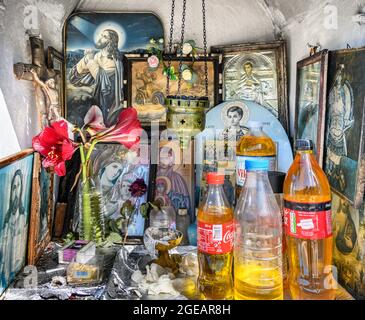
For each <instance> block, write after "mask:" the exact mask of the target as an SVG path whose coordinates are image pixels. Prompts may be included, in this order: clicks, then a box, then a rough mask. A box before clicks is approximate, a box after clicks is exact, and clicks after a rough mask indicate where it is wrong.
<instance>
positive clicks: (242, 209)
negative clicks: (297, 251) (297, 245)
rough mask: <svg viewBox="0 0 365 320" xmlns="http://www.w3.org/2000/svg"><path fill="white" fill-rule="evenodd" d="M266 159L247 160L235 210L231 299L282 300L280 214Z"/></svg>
mask: <svg viewBox="0 0 365 320" xmlns="http://www.w3.org/2000/svg"><path fill="white" fill-rule="evenodd" d="M268 167H269V162H268V160H263V159H260V160H246V170H247V177H246V181H245V183H244V185H243V188H242V192H241V196H240V198H239V200H238V203H237V206H236V210H235V215H234V217H235V236H234V255H233V256H234V259H233V260H234V298H235V299H236V300H282V299H283V275H282V217H281V212H280V209H279V207H278V204H277V202H276V199H275V196H274V193H273V191H272V188H271V186H270V182H269V178H268V174H267V170H268Z"/></svg>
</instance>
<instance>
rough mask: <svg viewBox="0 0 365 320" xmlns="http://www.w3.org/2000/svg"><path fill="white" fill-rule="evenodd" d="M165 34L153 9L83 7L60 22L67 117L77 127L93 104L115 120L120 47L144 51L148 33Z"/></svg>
mask: <svg viewBox="0 0 365 320" xmlns="http://www.w3.org/2000/svg"><path fill="white" fill-rule="evenodd" d="M160 38H162V39H163V38H164V29H163V25H162V23H161V21H160V19H159V18H158V17H157V16H155V15H154V14H152V13H130V12H121V13H105V12H82V13H75V14H73V15H72V16H70V17H69V18H68V20H67V21H66V23H65V28H64V43H65V45H64V48H65V49H64V50H65V53H64V54H65V57H66V66H65V68H66V70H65V75H66V77H65V78H66V82H65V103H66V119H67V120H69V121H70V122H72V123H74V124H76V125H78V126H79V127H82V126H83V125H84V122H83V119H84V116H85V114H86V113H87V111H88V110H89V108H90V107H91V106H92V105H97V106H99V107H100V109H101V110H102V112H103V117H104V123H105V124H106V126H108V127H109V126H110V125H112V124H114V123H115V121H116V119H117V118H118V115H119V113H120V111H121V109H122V108H123V107H124V103H123V101H124V96H123V87H124V81H125V79H124V72H123V70H124V66H123V56H124V54H125V53H127V52H129V53H138V54H140V53H143V52H146V49H147V46H148V45H149V43H150V40H151V39H160Z"/></svg>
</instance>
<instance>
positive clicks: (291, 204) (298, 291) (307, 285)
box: [284, 139, 334, 300]
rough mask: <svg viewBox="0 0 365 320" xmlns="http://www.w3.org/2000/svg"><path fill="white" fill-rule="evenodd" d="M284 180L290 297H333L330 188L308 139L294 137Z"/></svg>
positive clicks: (322, 298)
mask: <svg viewBox="0 0 365 320" xmlns="http://www.w3.org/2000/svg"><path fill="white" fill-rule="evenodd" d="M295 148H296V156H295V159H294V162H293V164H292V166H291V167H290V169H289V171H288V173H287V176H286V178H285V182H284V222H285V231H286V242H287V251H288V257H289V288H290V293H291V296H292V298H293V299H294V300H329V299H334V290H333V284H334V281H333V276H332V220H331V189H330V185H329V183H328V179H327V177H326V175H325V173H324V172H323V170H322V169H321V168H320V166H319V165H318V163H317V161H316V158H315V157H314V155H313V142H312V141H311V140H299V139H298V140H297V141H296V143H295Z"/></svg>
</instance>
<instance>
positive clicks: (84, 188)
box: [77, 177, 106, 243]
mask: <svg viewBox="0 0 365 320" xmlns="http://www.w3.org/2000/svg"><path fill="white" fill-rule="evenodd" d="M77 209H78V213H79V223H78V232H79V238H80V239H82V240H87V241H94V242H96V243H101V242H102V241H104V239H105V212H106V208H105V203H104V199H103V196H102V192H101V190H100V187H99V185H98V184H97V183H96V182H95V181H94V179H92V178H90V177H89V178H86V179H85V180H84V181H82V179H80V181H79V183H78V208H77Z"/></svg>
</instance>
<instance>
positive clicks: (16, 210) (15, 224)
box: [0, 149, 34, 295]
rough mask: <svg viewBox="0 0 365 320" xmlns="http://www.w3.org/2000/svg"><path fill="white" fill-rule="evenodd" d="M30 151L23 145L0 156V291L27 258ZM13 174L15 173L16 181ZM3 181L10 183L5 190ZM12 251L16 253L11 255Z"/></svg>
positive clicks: (32, 161)
mask: <svg viewBox="0 0 365 320" xmlns="http://www.w3.org/2000/svg"><path fill="white" fill-rule="evenodd" d="M33 154H34V151H33V149H26V150H23V151H21V152H18V153H16V154H14V155H11V156H9V157H6V158H3V159H1V160H0V186H1V189H2V198H1V202H0V250H1V255H2V256H1V259H0V263H1V269H0V272H1V273H0V278H1V281H0V295H1V294H2V293H3V291H4V290H5V289H6V288H7V287H8V286H9V285H10V283H11V282H12V281H13V280H14V279H15V277H16V275H17V273H18V272H19V271H20V270H21V268H23V267H24V265H25V264H26V262H27V241H28V235H29V221H30V212H31V202H32V175H33V164H34V157H33ZM18 162H19V163H18ZM13 166H14V167H13ZM15 177H19V178H18V180H17V181H16V180H15ZM7 183H8V184H10V187H9V189H8V190H7V189H6V187H7V186H8V185H7ZM13 187H14V188H13ZM9 190H10V191H9ZM13 191H14V192H17V197H13V194H12V192H13ZM5 197H6V199H5ZM12 199H18V201H16V202H15V201H13V200H12ZM8 200H9V202H8ZM4 237H5V238H4ZM14 248H16V249H14ZM15 251H16V252H15ZM14 253H16V254H15V255H14Z"/></svg>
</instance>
